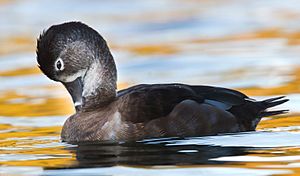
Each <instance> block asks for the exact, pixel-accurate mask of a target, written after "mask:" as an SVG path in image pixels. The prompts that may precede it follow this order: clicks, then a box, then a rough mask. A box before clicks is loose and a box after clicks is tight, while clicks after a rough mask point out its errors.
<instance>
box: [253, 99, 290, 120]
mask: <svg viewBox="0 0 300 176" xmlns="http://www.w3.org/2000/svg"><path fill="white" fill-rule="evenodd" d="M284 98H285V96H280V97H275V98H270V99H267V100H263V101H260V102H259V103H260V106H261V108H262V111H261V112H260V113H259V116H260V117H268V116H273V115H279V114H285V113H287V112H288V111H289V110H277V111H267V109H268V108H271V107H274V106H278V105H280V104H283V103H285V102H287V101H289V99H284Z"/></svg>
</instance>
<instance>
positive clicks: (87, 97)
mask: <svg viewBox="0 0 300 176" xmlns="http://www.w3.org/2000/svg"><path fill="white" fill-rule="evenodd" d="M82 98H83V102H82V108H83V109H89V108H93V107H96V106H101V105H104V104H107V103H110V102H111V101H113V100H114V99H115V98H116V74H115V73H113V71H111V70H109V69H108V68H103V67H102V66H101V65H100V64H98V63H94V64H92V65H91V67H90V68H89V69H88V70H87V72H86V75H85V77H84V80H83V92H82Z"/></svg>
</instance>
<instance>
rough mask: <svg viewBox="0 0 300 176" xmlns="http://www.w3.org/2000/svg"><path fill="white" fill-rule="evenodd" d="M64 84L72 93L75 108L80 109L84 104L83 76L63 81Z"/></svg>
mask: <svg viewBox="0 0 300 176" xmlns="http://www.w3.org/2000/svg"><path fill="white" fill-rule="evenodd" d="M63 85H64V86H65V87H66V89H67V90H68V92H69V93H70V95H71V97H72V100H73V103H74V106H75V109H76V111H79V110H80V109H81V105H82V88H83V87H82V81H81V78H80V77H78V78H77V79H75V80H74V81H72V82H68V83H63Z"/></svg>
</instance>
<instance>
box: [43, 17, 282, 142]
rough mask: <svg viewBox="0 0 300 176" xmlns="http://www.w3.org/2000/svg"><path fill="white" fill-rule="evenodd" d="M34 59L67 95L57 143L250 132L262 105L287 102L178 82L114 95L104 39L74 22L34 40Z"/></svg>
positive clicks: (112, 65)
mask: <svg viewBox="0 0 300 176" xmlns="http://www.w3.org/2000/svg"><path fill="white" fill-rule="evenodd" d="M37 61H38V64H39V67H40V69H41V70H42V71H43V73H45V75H47V76H48V77H49V78H50V79H52V80H55V81H59V82H61V83H62V84H63V85H64V86H65V87H66V89H67V90H68V91H69V93H70V94H71V96H72V99H73V101H74V105H75V108H76V114H74V115H72V116H71V117H69V118H68V120H67V121H66V122H65V124H64V127H63V130H62V134H61V137H62V140H63V141H67V142H82V141H101V140H117V141H124V140H140V139H144V138H153V137H172V136H179V137H186V136H203V135H215V134H218V133H232V132H241V131H253V130H255V128H256V126H257V124H258V122H259V121H260V119H261V118H262V117H266V116H271V115H278V114H283V113H286V112H287V111H286V110H278V111H268V110H267V109H268V108H271V107H273V106H277V105H280V104H282V103H285V102H286V101H288V100H287V99H284V97H276V98H271V99H267V100H263V101H255V100H253V99H250V98H248V97H247V96H246V95H244V94H243V93H241V92H238V91H235V90H230V89H226V88H219V87H210V86H197V85H195V86H194V85H193V86H192V85H185V84H153V85H146V84H141V85H136V86H133V87H130V88H128V89H125V90H121V91H119V92H116V81H117V73H116V67H115V63H114V60H113V57H112V55H111V53H110V51H109V48H108V46H107V44H106V42H105V40H104V39H103V38H102V37H101V36H100V35H99V34H98V33H97V32H96V31H95V30H93V29H92V28H90V27H88V26H87V25H85V24H82V23H80V22H69V23H64V24H59V25H54V26H51V27H50V28H49V29H48V30H47V31H46V32H44V33H43V34H42V35H41V36H40V37H39V39H38V42H37Z"/></svg>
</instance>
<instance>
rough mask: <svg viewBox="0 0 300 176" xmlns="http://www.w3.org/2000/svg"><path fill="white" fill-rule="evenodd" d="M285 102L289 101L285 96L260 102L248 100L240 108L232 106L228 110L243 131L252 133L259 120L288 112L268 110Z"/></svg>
mask: <svg viewBox="0 0 300 176" xmlns="http://www.w3.org/2000/svg"><path fill="white" fill-rule="evenodd" d="M287 101H289V99H286V98H285V96H280V97H274V98H270V99H266V100H262V101H256V100H253V99H248V100H246V102H245V103H244V104H243V105H241V106H237V107H234V106H233V107H232V108H231V109H230V112H232V113H233V114H234V115H235V116H236V117H237V119H238V121H239V124H241V126H242V127H243V130H244V131H253V130H255V129H256V126H257V124H258V123H259V122H260V120H261V118H263V117H269V116H273V115H279V114H285V113H287V112H288V110H273V111H272V110H269V108H272V107H275V106H278V105H281V104H283V103H285V102H287Z"/></svg>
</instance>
